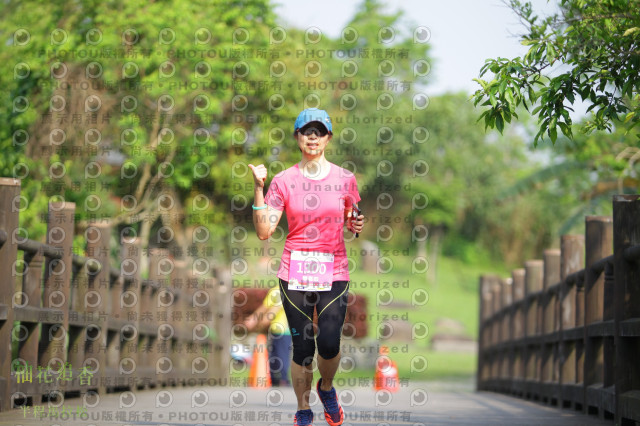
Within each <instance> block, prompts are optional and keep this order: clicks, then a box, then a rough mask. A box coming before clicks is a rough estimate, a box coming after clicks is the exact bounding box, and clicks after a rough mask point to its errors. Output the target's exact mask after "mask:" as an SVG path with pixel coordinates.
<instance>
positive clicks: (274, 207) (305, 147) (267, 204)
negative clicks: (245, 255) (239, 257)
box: [249, 108, 364, 426]
mask: <svg viewBox="0 0 640 426" xmlns="http://www.w3.org/2000/svg"><path fill="white" fill-rule="evenodd" d="M293 135H294V138H295V139H296V141H297V142H298V148H299V149H300V152H301V160H300V162H299V163H297V164H295V165H294V166H292V167H290V168H288V169H286V170H284V171H282V172H280V173H278V174H277V175H276V176H274V178H273V180H272V181H271V184H270V185H269V190H268V191H267V195H266V196H265V195H264V194H263V190H264V184H265V180H266V178H267V169H266V167H265V166H264V165H263V164H260V165H258V166H254V165H253V164H249V167H250V168H251V170H252V172H253V180H254V193H255V199H254V204H253V209H254V210H253V213H254V214H253V223H254V225H255V228H256V233H257V234H258V238H260V239H261V240H266V239H267V238H269V237H270V236H271V234H273V232H274V231H275V229H276V227H277V225H278V222H279V221H280V218H281V217H282V212H283V211H286V213H287V222H288V225H289V233H288V234H287V240H286V242H285V246H284V250H283V253H282V258H281V262H280V269H279V270H278V278H279V285H280V295H281V297H282V303H283V306H284V309H285V313H286V315H287V321H288V323H289V328H290V331H291V338H292V341H293V362H292V365H291V379H292V382H293V389H294V392H295V394H296V398H297V399H298V411H297V412H296V414H295V417H294V425H297V426H306V425H311V424H312V423H313V411H312V410H311V409H310V408H309V394H310V392H311V383H312V381H313V369H312V368H311V363H312V361H313V358H314V355H315V352H316V347H317V349H318V358H317V365H318V370H319V372H320V379H319V380H318V382H317V384H316V391H317V392H318V396H319V397H320V400H321V401H322V404H323V406H324V412H325V413H324V415H325V419H326V421H327V423H329V425H331V426H337V425H341V424H342V423H343V421H344V412H343V410H342V407H341V406H340V404H339V402H338V398H337V395H336V390H335V388H334V387H333V378H334V376H335V373H336V371H337V369H338V365H339V363H340V336H341V334H342V326H343V324H344V319H345V315H346V309H347V296H348V290H349V268H348V260H347V255H346V249H345V244H344V236H343V227H344V226H345V225H346V226H347V229H348V230H349V231H351V232H354V233H360V232H361V231H362V227H363V221H364V216H363V215H357V217H356V218H353V217H352V212H353V209H354V208H356V209H357V203H358V202H359V201H360V195H359V193H358V186H357V183H356V179H355V176H354V175H353V173H351V172H349V171H348V170H346V169H343V168H342V167H339V166H337V165H335V164H333V163H330V162H329V161H328V160H327V159H326V158H325V148H326V147H327V145H328V144H329V142H330V141H331V138H332V136H333V133H332V125H331V119H330V117H329V115H328V114H327V112H326V111H324V110H319V109H317V108H308V109H305V110H304V111H302V112H301V113H300V115H298V118H297V119H296V122H295V125H294V133H293ZM356 211H357V210H356ZM314 309H315V310H316V312H317V314H318V327H317V330H314V326H313V313H314Z"/></svg>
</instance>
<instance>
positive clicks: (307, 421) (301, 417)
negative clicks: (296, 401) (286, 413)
mask: <svg viewBox="0 0 640 426" xmlns="http://www.w3.org/2000/svg"><path fill="white" fill-rule="evenodd" d="M311 425H313V411H311V409H310V408H308V409H306V410H298V411H296V415H295V416H294V417H293V426H311Z"/></svg>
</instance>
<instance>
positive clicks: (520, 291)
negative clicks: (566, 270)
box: [511, 268, 525, 380]
mask: <svg viewBox="0 0 640 426" xmlns="http://www.w3.org/2000/svg"><path fill="white" fill-rule="evenodd" d="M524 275H525V270H524V269H523V268H520V269H514V270H513V271H512V272H511V279H512V287H511V290H512V291H513V296H512V299H513V304H514V306H513V308H512V310H511V318H512V319H513V321H512V323H511V327H512V334H511V335H512V336H513V338H514V345H515V348H514V351H515V353H514V362H513V378H514V379H519V380H522V379H524V376H525V374H524V372H525V361H524V351H523V349H522V345H521V344H520V342H518V341H519V340H521V339H522V338H523V337H524V319H525V317H524V309H523V303H522V300H523V299H524V293H525V290H524Z"/></svg>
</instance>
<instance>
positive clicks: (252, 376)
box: [248, 334, 271, 389]
mask: <svg viewBox="0 0 640 426" xmlns="http://www.w3.org/2000/svg"><path fill="white" fill-rule="evenodd" d="M248 385H249V387H252V388H265V389H266V388H270V387H271V374H270V373H269V354H268V353H267V336H265V335H264V334H259V335H258V337H257V338H256V345H255V348H254V350H253V361H252V362H251V369H250V370H249V381H248Z"/></svg>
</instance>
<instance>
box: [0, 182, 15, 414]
mask: <svg viewBox="0 0 640 426" xmlns="http://www.w3.org/2000/svg"><path fill="white" fill-rule="evenodd" d="M19 197H20V180H19V179H10V178H0V233H2V235H3V239H4V243H0V271H4V272H3V274H2V275H3V276H2V277H1V278H0V279H1V280H2V281H0V282H1V283H2V285H0V343H2V347H3V348H4V349H3V350H1V351H0V411H6V410H9V409H11V397H10V393H11V331H12V328H13V317H14V315H13V309H12V308H11V304H12V301H13V292H14V287H15V271H14V269H13V268H14V262H15V261H16V259H17V257H18V244H17V243H14V242H13V241H12V238H11V236H12V235H13V232H14V231H15V230H16V229H17V228H18V222H19V215H20V198H19Z"/></svg>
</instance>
